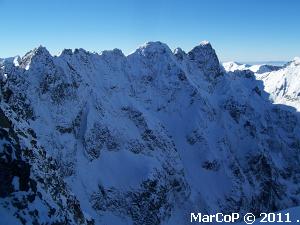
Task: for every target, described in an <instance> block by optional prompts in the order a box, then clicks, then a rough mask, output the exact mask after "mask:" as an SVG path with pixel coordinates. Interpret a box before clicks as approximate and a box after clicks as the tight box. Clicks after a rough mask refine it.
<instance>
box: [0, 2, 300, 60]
mask: <svg viewBox="0 0 300 225" xmlns="http://www.w3.org/2000/svg"><path fill="white" fill-rule="evenodd" d="M0 21H1V33H0V57H8V56H14V55H17V54H19V55H23V54H24V53H25V52H27V51H28V50H30V49H32V48H34V47H37V46H38V45H43V46H46V47H47V49H48V50H49V51H50V52H51V53H52V54H57V53H59V52H60V51H61V50H62V49H64V48H73V49H74V48H79V47H81V48H85V49H87V50H90V51H96V52H101V51H102V50H107V49H113V48H120V49H121V50H122V51H123V52H124V53H125V54H129V53H131V52H133V51H134V50H135V49H136V48H137V47H138V46H139V45H141V44H143V43H145V42H147V41H155V40H159V41H162V42H165V43H167V44H168V45H169V46H170V48H172V49H174V48H176V47H178V46H180V47H181V48H183V49H184V50H186V51H189V50H190V49H191V48H192V47H194V46H196V45H197V44H198V43H199V42H200V41H201V40H209V41H210V42H211V43H212V45H213V47H214V48H215V49H216V51H217V54H218V56H219V58H220V60H222V61H229V60H235V61H265V60H290V59H292V58H293V57H294V56H300V1H299V0H181V1H177V0H148V1H145V0H107V1H104V0H48V1H46V0H26V1H25V0H13V1H12V0H0Z"/></svg>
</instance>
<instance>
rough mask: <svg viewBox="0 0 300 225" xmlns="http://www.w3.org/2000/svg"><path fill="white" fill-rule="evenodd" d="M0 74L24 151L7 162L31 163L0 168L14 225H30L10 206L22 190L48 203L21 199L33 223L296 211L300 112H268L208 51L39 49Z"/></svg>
mask: <svg viewBox="0 0 300 225" xmlns="http://www.w3.org/2000/svg"><path fill="white" fill-rule="evenodd" d="M1 65H2V66H1V69H0V76H1V83H0V84H1V109H2V111H3V113H1V114H0V116H1V118H2V117H3V118H5V119H4V120H3V123H2V119H1V126H2V127H3V129H4V131H6V132H7V128H8V127H10V128H9V129H10V130H11V131H12V132H14V133H17V132H18V131H19V130H20V131H22V133H23V136H22V133H20V134H17V135H14V134H13V133H12V134H8V135H7V136H8V137H7V138H12V137H15V136H16V137H19V136H20V135H21V136H22V138H21V139H22V140H23V142H24V143H23V146H22V147H20V148H16V147H14V149H15V150H13V151H10V153H9V154H13V153H12V152H18V153H14V154H16V155H20V156H16V157H17V159H16V160H19V161H20V159H21V156H22V155H23V154H24V153H25V152H26V151H25V148H26V149H28V150H27V151H28V152H29V153H30V154H29V155H30V157H27V156H26V157H25V156H24V158H22V162H19V161H17V162H11V161H9V163H8V161H7V159H5V160H6V161H3V163H2V161H1V163H2V164H1V167H0V176H1V177H5V180H7V182H6V183H3V184H1V186H0V194H1V200H0V204H1V210H2V211H3V212H6V211H7V212H10V214H9V215H11V217H8V218H10V219H13V218H16V219H17V220H19V221H20V222H22V221H23V219H22V218H21V219H20V218H19V216H18V215H21V213H20V212H19V211H18V208H17V207H16V206H15V205H12V206H11V207H10V208H8V207H7V204H10V202H12V199H13V198H14V196H15V195H18V196H19V194H20V193H21V190H19V189H13V186H14V184H15V183H16V182H17V180H18V179H19V182H20V183H22V185H21V186H22V188H21V189H22V193H21V194H23V193H25V194H26V195H31V194H32V192H33V193H35V192H40V193H41V194H40V195H39V196H40V197H39V198H40V199H43V203H38V202H37V200H33V203H32V205H30V204H29V203H28V200H25V202H26V204H29V205H30V206H28V207H25V208H23V209H22V210H23V211H22V212H24V213H25V214H26V215H27V214H29V215H31V214H32V215H31V216H30V217H26V218H27V219H26V222H27V223H30V221H33V220H36V221H37V222H39V223H42V222H44V221H48V222H50V223H51V222H54V218H55V219H57V220H59V221H60V222H62V221H65V223H66V224H84V223H95V224H107V223H109V224H174V223H175V222H176V223H177V224H185V223H188V222H189V213H190V212H192V211H196V212H206V213H212V212H220V211H222V212H237V211H239V212H241V213H244V212H248V211H252V212H254V213H259V212H267V211H274V210H278V209H283V208H286V207H290V206H294V205H298V204H299V200H300V198H299V194H298V193H299V190H298V185H297V183H298V182H299V181H298V179H299V178H298V177H299V172H300V170H299V169H300V167H299V156H298V155H299V154H298V152H299V150H300V149H299V148H300V144H299V143H300V140H299V138H300V136H299V129H300V126H299V122H298V121H299V115H298V113H297V112H295V110H293V108H291V107H288V106H283V105H274V104H272V103H271V102H270V101H269V96H268V93H266V92H265V91H264V86H263V82H262V81H259V80H256V77H255V74H254V73H253V72H252V71H250V70H245V71H240V70H239V71H233V72H228V73H226V72H225V71H223V70H222V68H221V67H220V65H219V60H218V58H217V56H216V54H215V51H214V50H213V48H212V47H211V45H210V44H209V43H207V42H202V43H201V44H200V45H199V46H197V47H195V48H194V49H193V50H192V51H190V52H189V53H185V52H184V51H183V50H181V49H176V50H175V51H174V53H172V51H171V50H170V49H169V47H168V46H167V45H165V44H163V43H161V42H149V43H147V44H146V45H144V46H142V47H140V48H139V49H137V50H136V51H135V52H134V53H132V54H131V55H129V56H124V54H123V53H122V52H121V51H120V50H118V49H115V50H112V51H104V52H102V53H101V54H92V53H89V52H87V51H85V50H83V49H76V50H74V51H72V50H64V51H63V52H62V53H61V54H60V55H59V56H51V55H50V54H49V52H48V51H47V50H46V49H45V48H43V47H39V48H37V49H35V50H33V51H31V52H29V53H28V54H26V55H25V56H24V57H23V58H21V59H19V60H18V63H5V61H4V63H2V64H1ZM2 115H3V116H2ZM5 129H6V130H5ZM4 131H3V132H4ZM13 143H14V141H11V145H13ZM3 149H5V148H3ZM12 149H13V148H12ZM17 149H19V150H17ZM41 149H43V150H41ZM4 151H7V150H3V152H4ZM39 152H41V153H39ZM5 154H6V153H5ZM5 154H4V153H3V154H2V155H3V157H4V156H5ZM7 154H8V153H7ZM7 154H6V155H7ZM40 154H41V155H40ZM5 157H6V156H5ZM23 161H24V162H23ZM49 164H50V165H53V166H48V165H49ZM14 167H16V169H11V168H14ZM12 171H14V172H12ZM18 171H24V173H25V175H24V176H23V175H20V172H18ZM26 171H27V172H26ZM41 174H45V176H46V177H47V179H46V180H47V182H46V181H44V179H45V178H43V176H42V178H41ZM54 174H55V175H54ZM14 177H17V178H16V179H15V178H14ZM21 177H24V178H22V179H21ZM1 179H2V178H1ZM3 179H4V178H3ZM31 183H32V184H31ZM34 184H36V185H34ZM21 186H20V187H21ZM34 186H37V188H34ZM58 187H59V188H58ZM35 199H36V198H35ZM70 202H71V203H72V204H71V203H70ZM41 204H42V206H41ZM49 206H51V208H50V207H49ZM31 209H36V210H37V211H38V212H35V213H31V211H30V210H31ZM2 211H0V212H2ZM14 212H18V213H19V214H14ZM46 212H48V213H46ZM45 213H46V214H47V215H48V216H46V217H45V216H38V215H41V214H43V215H44V214H45ZM36 214H38V215H36ZM24 218H25V217H24ZM28 218H31V219H28ZM23 222H24V221H23ZM24 223H25V222H24Z"/></svg>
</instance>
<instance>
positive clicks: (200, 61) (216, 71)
mask: <svg viewBox="0 0 300 225" xmlns="http://www.w3.org/2000/svg"><path fill="white" fill-rule="evenodd" d="M188 56H189V58H190V59H191V60H193V61H194V62H195V63H196V64H197V66H198V67H199V68H203V70H204V71H205V72H206V73H208V74H209V77H210V78H216V77H218V76H219V75H221V69H220V62H219V59H218V56H217V54H216V52H215V50H214V49H213V48H212V46H211V44H210V43H209V42H208V41H202V42H201V43H200V44H199V45H198V46H196V47H194V48H193V49H192V50H191V51H190V52H189V53H188Z"/></svg>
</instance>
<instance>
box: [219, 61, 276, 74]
mask: <svg viewBox="0 0 300 225" xmlns="http://www.w3.org/2000/svg"><path fill="white" fill-rule="evenodd" d="M222 66H223V67H224V69H225V71H227V72H234V71H236V70H250V71H252V72H254V73H256V74H262V73H266V72H272V71H277V70H280V69H281V68H282V66H275V65H268V64H254V65H250V64H243V63H238V62H225V63H222Z"/></svg>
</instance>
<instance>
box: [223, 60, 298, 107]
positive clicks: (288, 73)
mask: <svg viewBox="0 0 300 225" xmlns="http://www.w3.org/2000/svg"><path fill="white" fill-rule="evenodd" d="M222 65H223V68H224V69H225V71H227V72H234V71H245V70H250V71H252V72H254V75H255V77H256V78H257V79H258V80H262V81H263V83H264V90H265V91H266V92H267V93H269V94H270V99H271V100H272V101H273V102H274V103H276V104H284V105H289V106H292V107H295V108H296V109H297V111H300V97H299V96H300V91H299V90H300V81H299V79H300V58H299V57H295V58H294V60H292V61H291V62H289V63H287V64H285V65H284V66H273V65H247V64H240V63H236V62H226V63H223V64H222Z"/></svg>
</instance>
